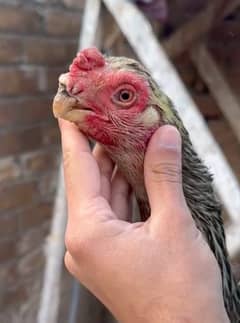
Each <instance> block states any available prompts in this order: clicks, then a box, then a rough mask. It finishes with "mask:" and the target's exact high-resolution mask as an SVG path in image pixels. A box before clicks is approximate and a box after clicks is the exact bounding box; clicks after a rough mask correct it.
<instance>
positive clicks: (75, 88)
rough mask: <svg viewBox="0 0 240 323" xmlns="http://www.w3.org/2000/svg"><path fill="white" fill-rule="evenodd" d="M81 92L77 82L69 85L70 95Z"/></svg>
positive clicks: (80, 86) (81, 89) (81, 88)
mask: <svg viewBox="0 0 240 323" xmlns="http://www.w3.org/2000/svg"><path fill="white" fill-rule="evenodd" d="M82 92H83V87H82V85H81V84H79V83H77V84H74V85H73V86H71V89H70V93H71V94H72V95H77V94H80V93H82Z"/></svg>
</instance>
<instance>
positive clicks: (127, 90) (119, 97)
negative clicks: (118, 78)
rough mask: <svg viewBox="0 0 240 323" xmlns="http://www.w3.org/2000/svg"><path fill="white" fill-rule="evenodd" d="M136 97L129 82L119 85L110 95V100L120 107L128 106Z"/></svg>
mask: <svg viewBox="0 0 240 323" xmlns="http://www.w3.org/2000/svg"><path fill="white" fill-rule="evenodd" d="M136 99H137V95H136V90H135V88H134V87H133V86H131V85H129V84H126V85H122V86H120V87H119V88H118V89H117V90H116V91H115V92H114V94H113V96H112V101H113V102H114V103H115V104H117V105H120V106H121V107H130V106H131V105H132V104H133V103H134V102H135V101H136Z"/></svg>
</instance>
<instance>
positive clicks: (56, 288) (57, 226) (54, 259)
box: [37, 167, 67, 323]
mask: <svg viewBox="0 0 240 323" xmlns="http://www.w3.org/2000/svg"><path fill="white" fill-rule="evenodd" d="M66 208H67V207H66V199H65V190H64V180H63V171H62V167H60V168H59V174H58V181H57V192H56V197H55V203H54V210H53V220H52V225H51V233H50V235H49V237H48V239H47V244H46V249H45V250H46V266H45V271H44V277H43V288H42V292H41V300H40V306H39V311H38V317H37V322H38V323H46V322H48V323H56V322H57V319H58V308H59V303H60V286H61V283H60V282H61V273H62V262H63V256H64V252H65V245H64V234H65V227H66V219H67V217H66V212H67V211H66Z"/></svg>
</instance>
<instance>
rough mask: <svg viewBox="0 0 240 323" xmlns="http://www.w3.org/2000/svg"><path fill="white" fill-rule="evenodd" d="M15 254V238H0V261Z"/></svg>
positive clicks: (9, 258) (4, 260) (8, 258)
mask: <svg viewBox="0 0 240 323" xmlns="http://www.w3.org/2000/svg"><path fill="white" fill-rule="evenodd" d="M16 255H17V253H16V240H14V239H4V240H0V263H3V262H7V261H9V260H11V259H14V258H15V257H16Z"/></svg>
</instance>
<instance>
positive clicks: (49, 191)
mask: <svg viewBox="0 0 240 323" xmlns="http://www.w3.org/2000/svg"><path fill="white" fill-rule="evenodd" d="M56 184H57V172H56V171H55V172H52V173H50V174H46V175H45V176H43V177H42V178H41V180H40V182H39V187H40V194H41V196H42V198H43V199H44V200H47V201H49V200H52V198H53V197H54V195H55V192H56Z"/></svg>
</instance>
